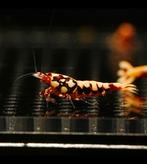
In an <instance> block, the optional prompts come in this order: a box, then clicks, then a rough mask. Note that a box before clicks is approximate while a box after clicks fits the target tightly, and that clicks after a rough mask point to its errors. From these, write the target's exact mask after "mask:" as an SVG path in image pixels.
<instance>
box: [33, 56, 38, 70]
mask: <svg viewBox="0 0 147 164" xmlns="http://www.w3.org/2000/svg"><path fill="white" fill-rule="evenodd" d="M33 61H34V69H35V72H37V63H36V55H35V53H33Z"/></svg>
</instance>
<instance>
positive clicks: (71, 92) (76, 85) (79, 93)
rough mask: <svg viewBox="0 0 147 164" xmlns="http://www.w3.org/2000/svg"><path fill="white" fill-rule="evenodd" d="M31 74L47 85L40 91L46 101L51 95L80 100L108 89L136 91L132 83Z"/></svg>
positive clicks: (103, 93) (50, 74)
mask: <svg viewBox="0 0 147 164" xmlns="http://www.w3.org/2000/svg"><path fill="white" fill-rule="evenodd" d="M33 76H34V77H36V78H38V79H40V81H41V82H43V83H45V84H47V85H48V88H46V89H44V90H43V91H41V92H40V95H41V96H43V97H44V98H45V99H46V101H51V97H52V96H57V97H61V98H65V99H69V100H82V99H84V98H88V97H92V96H104V95H106V93H107V92H109V91H122V92H128V93H136V92H137V89H136V86H135V85H133V84H121V83H103V82H98V81H93V80H91V81H88V80H84V81H82V80H75V79H74V78H72V77H70V76H67V75H63V74H57V73H51V72H49V73H42V72H37V73H34V74H33Z"/></svg>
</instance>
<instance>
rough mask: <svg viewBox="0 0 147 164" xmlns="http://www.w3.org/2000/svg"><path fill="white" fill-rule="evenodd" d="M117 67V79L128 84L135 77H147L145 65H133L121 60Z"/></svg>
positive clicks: (146, 66)
mask: <svg viewBox="0 0 147 164" xmlns="http://www.w3.org/2000/svg"><path fill="white" fill-rule="evenodd" d="M119 67H120V69H119V70H118V72H117V74H118V76H119V79H118V80H117V81H118V82H120V83H128V84H129V83H132V82H134V81H135V80H136V79H137V78H142V77H147V65H141V66H136V67H133V66H132V65H131V64H130V63H129V62H127V61H121V62H120V63H119Z"/></svg>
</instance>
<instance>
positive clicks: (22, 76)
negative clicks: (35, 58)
mask: <svg viewBox="0 0 147 164" xmlns="http://www.w3.org/2000/svg"><path fill="white" fill-rule="evenodd" d="M33 73H34V72H29V73H25V74H23V75H20V76H19V77H18V78H16V80H15V82H16V81H17V80H20V79H22V78H25V77H28V76H32V75H33Z"/></svg>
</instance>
